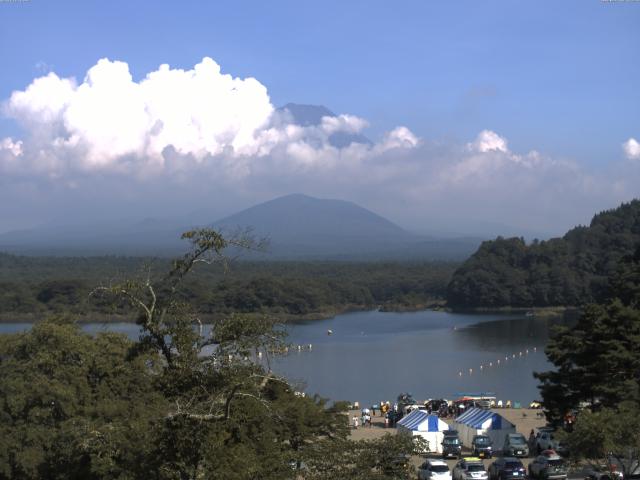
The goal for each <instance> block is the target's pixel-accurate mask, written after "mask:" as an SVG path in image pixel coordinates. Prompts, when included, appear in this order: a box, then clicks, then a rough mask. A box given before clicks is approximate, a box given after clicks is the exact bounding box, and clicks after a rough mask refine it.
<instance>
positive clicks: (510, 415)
mask: <svg viewBox="0 0 640 480" xmlns="http://www.w3.org/2000/svg"><path fill="white" fill-rule="evenodd" d="M492 411H494V412H496V413H499V414H500V415H502V416H503V417H504V418H506V419H507V420H508V421H510V422H511V423H513V424H514V425H515V426H516V431H517V432H518V433H522V434H523V435H524V436H525V437H526V438H528V437H529V432H530V431H531V430H532V429H536V428H538V427H542V426H544V425H545V423H546V421H545V419H544V417H540V416H539V415H538V414H539V412H541V411H540V410H533V409H529V408H517V409H514V408H511V409H510V408H500V409H493V410H492ZM376 413H377V414H378V415H376V416H373V417H372V419H371V420H372V421H371V423H372V426H371V427H363V426H360V427H358V428H357V429H353V428H352V429H351V438H352V439H353V440H369V439H374V438H380V437H382V436H383V435H386V434H389V435H395V434H396V429H395V428H384V417H382V416H380V413H379V412H376ZM354 415H357V416H358V419H359V418H360V412H359V411H357V410H352V411H351V412H349V419H350V424H351V419H353V416H354ZM445 421H446V422H447V423H449V424H452V423H453V419H445ZM464 454H465V451H464V449H463V455H464ZM467 454H468V452H467ZM433 458H440V457H439V456H433ZM424 460H425V457H424V456H418V455H415V456H414V457H413V458H412V462H411V463H412V464H413V465H414V466H415V467H418V466H419V465H421V464H422V462H424ZM530 461H531V459H530V458H523V459H522V463H523V464H524V466H525V467H526V466H527V465H528V464H529V462H530ZM456 462H457V460H455V459H451V460H447V464H448V465H449V468H450V469H453V467H454V465H455V464H456ZM491 462H493V459H485V460H484V464H485V467H488V466H489V464H491Z"/></svg>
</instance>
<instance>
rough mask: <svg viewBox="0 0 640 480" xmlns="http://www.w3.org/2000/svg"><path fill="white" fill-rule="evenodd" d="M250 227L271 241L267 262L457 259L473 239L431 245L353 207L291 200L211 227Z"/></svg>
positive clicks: (298, 198)
mask: <svg viewBox="0 0 640 480" xmlns="http://www.w3.org/2000/svg"><path fill="white" fill-rule="evenodd" d="M214 226H215V227H218V228H222V229H224V230H233V229H235V228H238V227H239V228H243V227H249V226H250V227H253V229H254V232H255V233H256V235H258V236H267V237H269V238H270V240H271V249H270V252H271V256H273V257H278V258H282V257H287V258H309V257H312V258H313V257H316V258H332V259H339V258H358V259H377V258H385V259H389V258H396V259H400V258H404V259H406V258H446V259H461V258H465V257H466V256H467V255H469V254H470V253H471V252H472V251H473V250H474V249H475V248H476V247H477V245H478V244H479V242H480V240H478V239H474V238H460V239H452V240H434V239H428V238H425V237H421V236H418V235H414V234H412V233H409V232H407V231H406V230H403V229H402V228H400V227H399V226H398V225H396V224H394V223H392V222H390V221H389V220H387V219H385V218H383V217H381V216H380V215H377V214H375V213H373V212H371V211H369V210H367V209H365V208H362V207H360V206H358V205H356V204H355V203H352V202H346V201H343V200H328V199H318V198H313V197H309V196H307V195H301V194H294V195H287V196H284V197H280V198H276V199H274V200H271V201H268V202H265V203H261V204H260V205H256V206H254V207H251V208H248V209H246V210H243V211H242V212H239V213H237V214H235V215H232V216H230V217H227V218H225V219H223V220H220V221H219V222H216V223H215V224H214Z"/></svg>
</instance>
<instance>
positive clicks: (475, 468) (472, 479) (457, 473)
mask: <svg viewBox="0 0 640 480" xmlns="http://www.w3.org/2000/svg"><path fill="white" fill-rule="evenodd" d="M451 477H452V479H453V480H489V475H488V474H487V471H486V470H485V468H484V464H483V463H482V460H481V459H479V458H473V457H469V458H463V459H462V460H459V461H458V463H456V466H455V467H453V472H452V474H451Z"/></svg>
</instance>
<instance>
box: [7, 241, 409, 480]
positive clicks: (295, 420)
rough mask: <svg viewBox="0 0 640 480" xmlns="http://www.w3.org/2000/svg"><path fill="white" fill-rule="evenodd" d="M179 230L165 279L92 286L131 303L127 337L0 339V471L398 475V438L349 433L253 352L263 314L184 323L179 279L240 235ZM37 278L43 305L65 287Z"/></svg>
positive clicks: (266, 334)
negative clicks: (133, 333) (179, 246)
mask: <svg viewBox="0 0 640 480" xmlns="http://www.w3.org/2000/svg"><path fill="white" fill-rule="evenodd" d="M185 238H187V239H188V240H190V241H191V244H192V250H191V252H190V253H188V254H187V255H185V256H184V257H182V258H181V259H179V260H177V261H176V262H175V263H174V264H173V266H172V268H171V270H170V271H169V273H168V274H167V275H164V276H161V277H157V278H152V277H151V276H147V277H142V278H141V279H139V280H129V281H125V282H123V283H118V284H113V285H110V286H109V287H103V288H101V289H99V290H98V292H97V293H102V294H103V295H102V297H104V298H103V300H104V301H108V300H109V297H114V298H115V299H116V300H117V302H116V303H118V304H119V305H122V306H124V305H128V306H129V308H131V309H133V310H135V311H136V312H137V313H138V316H137V322H138V323H139V325H140V326H141V327H142V330H143V333H142V335H141V338H140V340H139V341H138V342H132V341H130V340H128V339H127V338H126V337H124V336H122V335H117V334H108V333H101V334H98V335H96V336H95V337H92V336H90V335H87V334H83V333H82V332H81V331H80V330H79V329H78V327H77V326H76V325H74V324H72V323H70V322H69V321H67V320H64V319H55V320H50V321H44V322H40V323H38V324H36V325H34V327H33V329H32V330H31V331H29V332H27V333H20V334H14V335H5V336H2V337H0V480H4V479H36V478H38V479H63V478H64V479H68V478H71V479H74V478H77V479H116V478H118V479H147V478H155V479H158V480H165V479H166V480H170V479H171V480H173V479H209V478H223V479H228V480H235V479H237V480H245V479H247V480H248V479H255V478H261V479H274V480H275V479H287V478H291V479H293V478H309V479H331V478H346V475H347V474H348V476H350V477H353V478H356V479H357V478H363V479H364V478H379V479H392V478H393V479H404V478H409V469H408V467H407V462H406V459H407V455H408V454H409V453H410V452H411V451H413V448H414V444H413V442H412V441H411V438H409V437H406V438H405V437H400V436H397V437H385V438H384V439H382V440H377V441H370V442H360V443H358V442H351V441H349V440H347V434H348V417H347V415H346V406H345V405H344V404H341V403H336V404H333V405H330V404H329V403H328V402H327V401H326V400H324V399H321V398H318V397H315V398H305V397H301V396H299V395H296V393H295V392H294V391H293V390H292V388H291V387H290V386H289V385H288V383H287V382H286V381H285V380H284V379H282V378H280V377H278V376H277V375H275V374H274V373H273V372H271V371H270V370H268V369H265V368H264V367H263V366H262V365H261V364H260V363H257V362H254V361H252V358H255V356H256V355H257V352H261V353H264V354H265V355H269V352H271V351H273V350H277V349H280V348H282V346H283V343H282V342H283V332H282V330H281V329H279V327H278V325H277V324H275V323H274V322H273V321H271V320H268V319H266V318H264V317H258V316H241V315H232V316H229V317H224V316H220V317H218V318H216V319H215V320H214V321H213V323H212V326H211V329H210V330H206V331H205V330H204V329H203V328H197V326H198V325H202V324H201V322H200V320H199V317H198V313H197V312H196V311H194V309H193V308H192V304H191V303H189V302H185V301H184V298H183V297H184V295H183V290H181V285H182V282H183V280H184V278H185V277H186V276H187V275H188V274H190V273H191V272H192V270H193V269H194V267H195V266H196V265H201V264H207V263H210V262H223V263H224V261H225V258H224V257H223V249H224V248H225V247H227V246H228V245H229V244H234V245H244V246H248V247H251V246H252V245H253V244H252V243H251V242H250V241H246V243H245V240H244V239H238V241H237V242H236V240H235V239H232V240H231V241H228V240H225V239H223V238H222V237H220V236H219V235H217V234H216V233H215V232H212V231H208V230H201V231H194V232H189V233H188V234H186V235H185ZM230 242H231V243H230ZM47 288H48V289H49V290H48V291H49V294H48V295H47V297H48V301H49V302H51V301H53V299H54V298H56V297H59V296H62V297H69V296H70V295H73V294H74V292H75V290H74V289H73V288H71V287H70V285H69V284H65V283H63V284H59V283H54V284H52V285H49V286H48V287H47Z"/></svg>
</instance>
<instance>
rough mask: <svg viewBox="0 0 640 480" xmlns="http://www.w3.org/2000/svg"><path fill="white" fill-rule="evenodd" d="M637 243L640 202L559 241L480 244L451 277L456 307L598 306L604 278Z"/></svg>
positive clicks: (600, 217)
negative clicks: (592, 303)
mask: <svg viewBox="0 0 640 480" xmlns="http://www.w3.org/2000/svg"><path fill="white" fill-rule="evenodd" d="M639 242H640V200H633V201H632V202H630V203H625V204H622V205H621V206H619V207H618V208H616V209H614V210H609V211H605V212H602V213H599V214H598V215H596V216H594V217H593V220H592V221H591V224H590V225H589V226H588V227H583V226H580V227H576V228H574V229H572V230H570V231H569V232H567V234H566V235H564V237H562V238H553V239H551V240H548V241H542V242H539V241H536V240H534V241H533V242H532V243H531V244H530V245H527V244H526V243H525V241H524V240H523V239H522V238H509V239H505V238H502V237H498V238H497V239H496V240H494V241H489V242H484V243H483V244H482V245H481V246H480V248H479V249H478V251H477V252H476V253H474V254H473V255H472V256H471V257H470V258H469V259H468V260H467V261H466V262H465V263H464V264H463V265H462V266H461V267H460V268H459V269H458V270H456V272H455V273H454V275H453V278H452V280H451V282H450V283H449V286H448V287H447V303H448V304H450V305H451V306H454V307H503V306H511V307H534V306H535V307H544V306H580V305H583V304H585V303H589V302H595V301H602V300H603V299H605V298H606V294H607V279H608V278H609V277H610V276H611V275H612V274H613V273H614V272H615V270H616V268H617V265H618V263H619V262H620V260H621V259H622V258H623V257H625V256H627V255H631V254H633V252H634V249H635V247H636V245H637V244H638V243H639Z"/></svg>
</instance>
